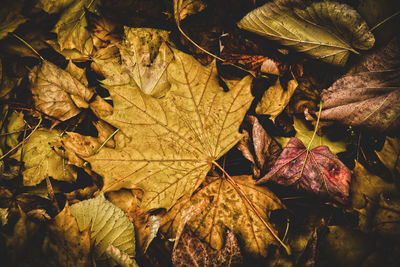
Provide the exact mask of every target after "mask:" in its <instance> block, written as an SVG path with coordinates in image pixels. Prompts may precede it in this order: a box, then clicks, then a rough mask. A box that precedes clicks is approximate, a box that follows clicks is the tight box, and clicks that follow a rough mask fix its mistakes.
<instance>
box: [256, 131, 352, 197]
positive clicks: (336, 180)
mask: <svg viewBox="0 0 400 267" xmlns="http://www.w3.org/2000/svg"><path fill="white" fill-rule="evenodd" d="M350 179H351V171H350V170H349V169H348V168H347V167H346V166H345V165H344V164H343V163H342V162H341V161H340V160H339V159H338V158H337V157H336V156H335V155H334V154H333V153H332V152H331V151H330V150H329V148H328V147H327V146H317V147H316V148H314V149H312V150H310V151H308V150H307V148H306V147H305V146H304V144H303V142H302V141H301V140H300V139H298V138H296V137H292V138H291V139H290V141H289V143H288V144H287V145H286V147H285V149H284V150H283V151H282V153H281V155H280V156H279V158H278V160H277V161H276V163H275V165H274V167H273V168H272V169H271V171H270V172H269V173H267V174H266V175H265V176H264V177H262V178H261V179H260V180H258V181H257V184H263V183H266V182H268V181H273V182H276V183H278V184H280V185H284V186H296V187H297V188H298V189H301V190H303V191H306V192H309V193H311V194H314V195H316V196H319V197H323V198H329V199H333V200H336V201H338V202H340V203H342V204H346V203H347V201H348V197H349V184H350Z"/></svg>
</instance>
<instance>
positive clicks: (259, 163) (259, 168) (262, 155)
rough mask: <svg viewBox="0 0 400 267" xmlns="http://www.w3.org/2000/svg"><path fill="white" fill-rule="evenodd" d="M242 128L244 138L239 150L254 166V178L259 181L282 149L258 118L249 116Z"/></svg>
mask: <svg viewBox="0 0 400 267" xmlns="http://www.w3.org/2000/svg"><path fill="white" fill-rule="evenodd" d="M242 127H243V130H242V132H243V134H244V136H243V138H242V139H241V140H240V142H239V144H238V149H239V150H240V151H241V152H242V154H243V156H244V157H245V158H246V159H248V160H249V161H250V162H251V163H252V164H253V176H254V178H257V179H258V178H260V177H262V176H264V175H265V174H266V173H267V172H268V171H269V169H270V168H271V167H272V165H273V164H274V163H275V161H276V159H277V158H278V156H279V154H280V153H281V151H282V149H281V148H280V147H279V145H278V144H277V143H276V141H275V140H274V139H272V138H271V136H269V135H268V133H267V132H266V131H265V129H264V128H263V127H262V125H261V124H260V123H259V122H258V119H257V117H255V116H251V115H247V116H246V117H245V119H244V122H243V125H242Z"/></svg>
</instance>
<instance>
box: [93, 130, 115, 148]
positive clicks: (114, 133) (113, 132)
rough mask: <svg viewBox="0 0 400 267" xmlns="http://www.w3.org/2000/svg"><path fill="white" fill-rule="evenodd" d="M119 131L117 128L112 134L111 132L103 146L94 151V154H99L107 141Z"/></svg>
mask: <svg viewBox="0 0 400 267" xmlns="http://www.w3.org/2000/svg"><path fill="white" fill-rule="evenodd" d="M118 131H119V129H117V130H115V131H114V132H113V133H112V134H110V136H109V137H107V139H106V140H105V141H104V142H103V143H102V144H101V146H100V147H99V148H98V149H97V150H96V152H94V154H97V153H99V152H100V150H101V149H102V148H103V146H104V145H105V144H107V142H108V141H109V140H110V139H111V138H112V137H113V136H114V135H115V134H116V133H117V132H118Z"/></svg>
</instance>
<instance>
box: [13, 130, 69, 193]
mask: <svg viewBox="0 0 400 267" xmlns="http://www.w3.org/2000/svg"><path fill="white" fill-rule="evenodd" d="M60 135H61V132H59V131H56V130H47V129H40V130H37V131H36V132H34V133H33V134H32V135H31V137H30V138H29V139H28V140H27V141H25V143H24V145H23V146H22V147H21V148H19V150H18V151H17V153H16V154H14V155H13V156H12V157H13V158H14V159H16V160H20V159H21V153H22V161H23V162H24V171H23V172H22V175H23V177H24V178H23V183H24V185H25V186H34V185H37V184H39V183H40V182H41V181H43V179H45V178H46V177H48V176H50V177H52V178H53V179H56V180H59V181H65V182H74V181H75V180H76V171H75V170H74V169H73V166H69V165H67V163H66V159H65V158H64V153H63V150H60V149H59V148H57V147H56V146H55V145H54V144H55V143H56V142H57V140H58V139H59V138H60Z"/></svg>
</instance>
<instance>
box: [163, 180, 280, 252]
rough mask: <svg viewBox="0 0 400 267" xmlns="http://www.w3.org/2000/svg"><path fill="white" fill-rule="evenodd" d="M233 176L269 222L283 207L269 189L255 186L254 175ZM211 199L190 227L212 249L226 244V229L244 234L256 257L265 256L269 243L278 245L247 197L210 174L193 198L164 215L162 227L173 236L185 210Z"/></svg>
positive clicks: (247, 249)
mask: <svg viewBox="0 0 400 267" xmlns="http://www.w3.org/2000/svg"><path fill="white" fill-rule="evenodd" d="M233 179H234V181H235V182H236V183H237V185H238V186H239V187H240V189H241V190H242V191H243V192H244V193H245V194H246V195H247V197H248V198H249V200H250V201H251V202H252V203H253V205H254V206H255V207H256V208H257V210H258V212H259V213H260V215H261V216H262V218H263V219H264V220H265V221H266V222H267V223H268V220H269V215H270V213H271V211H272V210H276V209H283V208H284V205H283V204H282V203H281V202H280V200H279V199H278V197H276V196H275V195H274V193H272V192H271V191H270V190H269V189H268V188H265V187H258V186H256V185H254V180H253V179H252V178H251V176H249V175H243V176H236V177H233ZM208 199H212V201H211V202H210V204H209V205H208V206H207V207H205V208H204V209H203V210H202V211H201V212H200V213H199V214H197V215H195V216H194V217H193V218H191V220H190V221H189V222H188V223H187V226H189V228H190V229H191V230H192V231H193V232H194V233H195V235H196V236H197V237H199V238H200V239H201V240H203V241H205V242H207V243H208V244H210V246H211V247H212V248H213V249H217V250H219V249H221V248H222V247H223V244H224V235H225V234H224V233H225V229H226V228H229V229H230V230H231V231H232V232H233V233H234V234H235V235H237V236H240V237H241V239H242V240H243V242H244V248H245V250H246V251H247V252H248V253H250V254H251V255H253V256H256V257H266V256H267V254H268V247H269V245H271V244H275V245H277V241H276V239H275V238H274V237H273V235H272V234H271V232H270V231H268V229H266V227H265V226H264V224H263V223H262V222H261V220H260V219H259V218H258V217H257V216H256V215H255V213H254V212H253V210H252V209H251V208H250V206H249V205H248V203H247V202H246V200H245V199H243V197H242V196H241V195H240V194H239V193H238V191H236V189H235V188H234V187H233V186H232V185H231V184H230V183H229V182H228V181H227V180H226V179H224V178H220V177H218V178H216V177H207V181H206V182H205V184H204V186H203V187H202V188H201V189H200V190H199V191H197V192H196V193H195V194H194V195H193V196H192V197H191V199H190V200H187V199H186V200H185V199H184V200H182V201H180V202H178V203H177V204H176V206H174V207H173V208H172V209H171V210H170V211H169V212H168V213H167V214H166V216H165V217H164V223H163V226H162V227H163V230H164V231H165V232H167V233H168V234H169V235H171V236H174V235H175V234H176V232H177V230H178V227H179V226H180V225H181V223H180V220H181V219H182V218H183V217H185V216H184V211H185V210H187V208H188V207H190V206H192V205H196V204H197V203H199V202H201V201H204V200H208ZM274 231H276V230H274Z"/></svg>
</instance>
